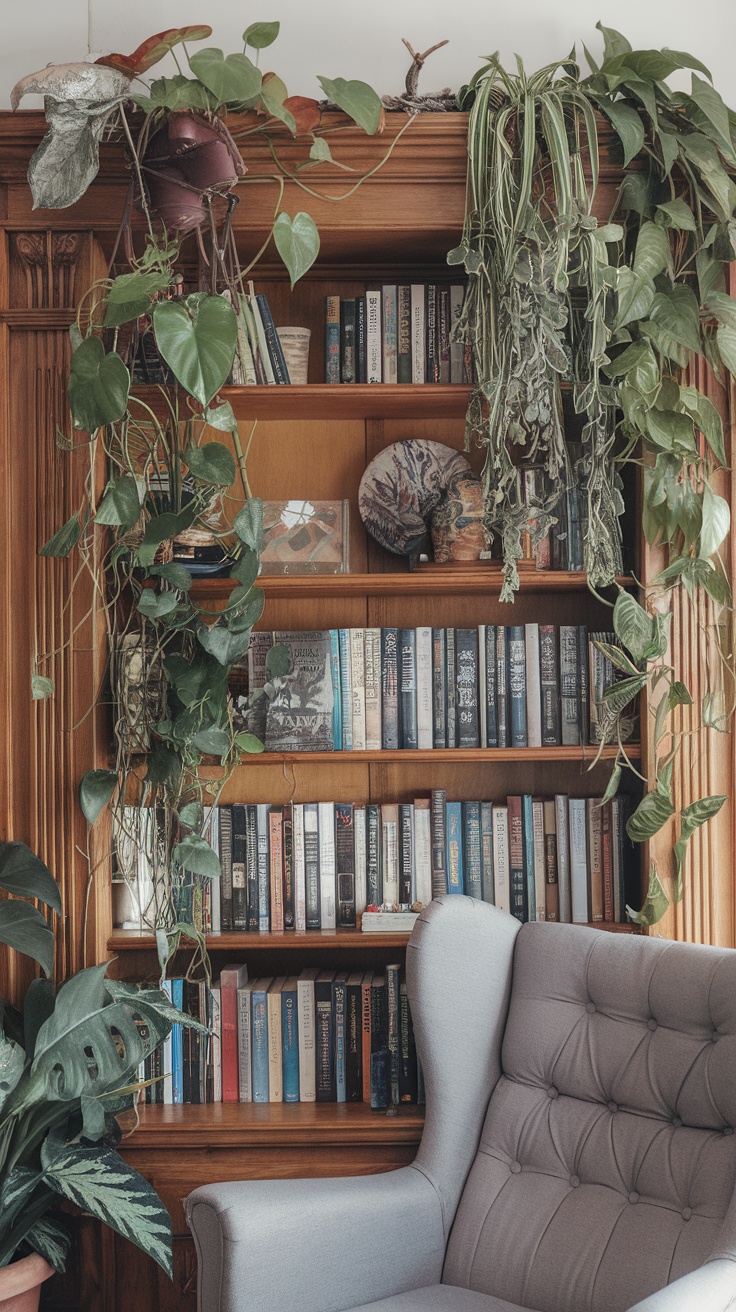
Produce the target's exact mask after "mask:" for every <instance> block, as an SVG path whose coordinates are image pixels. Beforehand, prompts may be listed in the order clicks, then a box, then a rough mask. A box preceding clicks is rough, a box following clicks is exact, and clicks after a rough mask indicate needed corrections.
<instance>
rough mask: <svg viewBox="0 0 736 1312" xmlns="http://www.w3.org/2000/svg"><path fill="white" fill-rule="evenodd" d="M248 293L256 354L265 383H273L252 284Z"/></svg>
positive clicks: (263, 331) (261, 321)
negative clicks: (256, 342) (261, 367)
mask: <svg viewBox="0 0 736 1312" xmlns="http://www.w3.org/2000/svg"><path fill="white" fill-rule="evenodd" d="M248 292H249V297H248V299H249V302H250V308H251V310H252V312H253V321H254V323H255V325H256V334H257V336H258V354H259V355H260V357H261V365H262V366H263V372H264V374H265V376H266V382H267V383H275V382H276V379H275V377H274V372H273V365H272V364H271V356H270V355H269V352H268V342H267V341H266V333H265V330H264V327H263V320H262V318H261V311H260V307H259V305H258V301H257V300H256V295H255V292H254V290H253V283H252V282H251V283H249V284H248Z"/></svg>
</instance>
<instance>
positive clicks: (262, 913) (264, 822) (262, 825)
mask: <svg viewBox="0 0 736 1312" xmlns="http://www.w3.org/2000/svg"><path fill="white" fill-rule="evenodd" d="M268 809H269V808H268V806H265V805H262V804H260V803H259V804H258V806H257V808H256V817H257V818H256V824H257V827H258V929H259V931H260V933H261V934H267V933H268V931H269V929H270V928H271V878H270V876H271V863H270V855H269V845H268V830H269V823H268Z"/></svg>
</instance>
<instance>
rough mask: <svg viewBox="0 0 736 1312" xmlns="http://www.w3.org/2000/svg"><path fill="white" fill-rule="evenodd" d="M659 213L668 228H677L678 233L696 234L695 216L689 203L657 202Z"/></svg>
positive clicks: (675, 201)
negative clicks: (663, 217)
mask: <svg viewBox="0 0 736 1312" xmlns="http://www.w3.org/2000/svg"><path fill="white" fill-rule="evenodd" d="M657 213H658V214H663V215H664V216H665V219H666V223H667V227H668V228H677V230H678V232H696V231H697V229H696V226H695V216H694V214H693V212H692V210H691V209H690V206H689V205H688V203H687V201H684V200H681V199H680V198H679V197H678V198H677V199H676V200H661V201H658V202H657Z"/></svg>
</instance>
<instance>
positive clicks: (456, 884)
mask: <svg viewBox="0 0 736 1312" xmlns="http://www.w3.org/2000/svg"><path fill="white" fill-rule="evenodd" d="M445 832H446V834H447V840H446V841H447V891H448V893H463V892H464V891H465V880H464V878H463V804H462V802H448V803H447V805H446V807H445Z"/></svg>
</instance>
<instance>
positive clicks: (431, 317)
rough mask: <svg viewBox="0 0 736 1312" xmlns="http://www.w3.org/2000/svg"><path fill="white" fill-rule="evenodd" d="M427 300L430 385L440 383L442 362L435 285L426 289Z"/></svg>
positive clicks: (427, 345) (428, 373) (430, 284)
mask: <svg viewBox="0 0 736 1312" xmlns="http://www.w3.org/2000/svg"><path fill="white" fill-rule="evenodd" d="M426 300H427V336H426V351H427V372H426V379H427V382H428V383H438V382H439V380H440V361H439V355H438V351H437V288H436V286H435V285H434V283H429V285H428V286H427V289H426Z"/></svg>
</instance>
